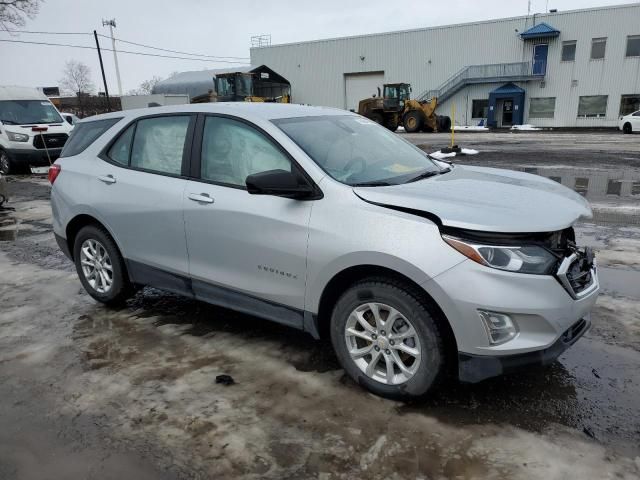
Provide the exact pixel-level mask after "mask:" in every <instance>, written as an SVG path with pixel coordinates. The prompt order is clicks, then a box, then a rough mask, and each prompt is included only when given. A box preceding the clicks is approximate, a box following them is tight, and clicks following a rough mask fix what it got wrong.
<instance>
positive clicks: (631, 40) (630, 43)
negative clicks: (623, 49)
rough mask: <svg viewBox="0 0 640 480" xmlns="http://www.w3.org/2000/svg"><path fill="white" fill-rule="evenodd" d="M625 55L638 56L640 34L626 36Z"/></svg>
mask: <svg viewBox="0 0 640 480" xmlns="http://www.w3.org/2000/svg"><path fill="white" fill-rule="evenodd" d="M626 56H627V57H640V35H629V36H628V37H627V54H626Z"/></svg>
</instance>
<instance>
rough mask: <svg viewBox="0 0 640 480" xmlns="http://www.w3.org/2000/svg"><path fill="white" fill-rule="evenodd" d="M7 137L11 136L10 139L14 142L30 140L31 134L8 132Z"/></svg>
mask: <svg viewBox="0 0 640 480" xmlns="http://www.w3.org/2000/svg"><path fill="white" fill-rule="evenodd" d="M7 137H9V140H11V141H12V142H28V141H29V135H27V134H26V133H13V132H7Z"/></svg>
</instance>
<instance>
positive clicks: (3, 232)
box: [0, 210, 18, 242]
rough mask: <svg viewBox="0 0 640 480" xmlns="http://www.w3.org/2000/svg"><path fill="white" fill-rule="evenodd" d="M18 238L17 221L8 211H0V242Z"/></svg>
mask: <svg viewBox="0 0 640 480" xmlns="http://www.w3.org/2000/svg"><path fill="white" fill-rule="evenodd" d="M17 236H18V221H17V220H16V218H15V217H14V216H13V214H12V212H10V211H2V210H0V242H2V241H13V240H15V239H16V237H17Z"/></svg>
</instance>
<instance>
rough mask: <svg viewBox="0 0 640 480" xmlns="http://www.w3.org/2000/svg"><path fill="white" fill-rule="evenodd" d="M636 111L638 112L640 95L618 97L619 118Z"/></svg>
mask: <svg viewBox="0 0 640 480" xmlns="http://www.w3.org/2000/svg"><path fill="white" fill-rule="evenodd" d="M637 110H640V94H638V95H622V96H621V97H620V116H623V117H624V116H625V115H629V114H630V113H633V112H635V111H637Z"/></svg>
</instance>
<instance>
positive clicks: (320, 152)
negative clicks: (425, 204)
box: [273, 115, 443, 185]
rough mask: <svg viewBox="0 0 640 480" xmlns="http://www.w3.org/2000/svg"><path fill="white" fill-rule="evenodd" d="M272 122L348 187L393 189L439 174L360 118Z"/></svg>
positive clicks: (405, 145)
mask: <svg viewBox="0 0 640 480" xmlns="http://www.w3.org/2000/svg"><path fill="white" fill-rule="evenodd" d="M273 123H274V124H275V125H277V126H278V127H279V128H280V129H281V130H282V131H283V132H284V133H286V134H287V135H288V136H289V137H290V138H291V139H292V140H293V141H294V142H295V143H296V144H297V145H298V146H299V147H300V148H302V149H303V150H304V151H305V152H306V153H307V155H309V156H310V157H311V158H312V159H313V160H314V161H315V162H316V163H317V164H318V165H319V166H320V167H321V168H322V169H323V170H324V171H326V172H327V173H328V174H329V175H331V176H332V177H333V178H335V179H336V180H338V181H340V182H342V183H346V184H347V185H358V184H376V183H377V184H390V185H394V184H399V183H404V182H406V181H410V180H412V179H414V178H415V177H416V175H422V174H429V173H433V174H437V173H441V172H442V171H443V170H442V169H440V167H438V166H437V165H436V164H435V163H434V162H433V161H432V160H431V159H430V158H429V157H427V156H426V154H425V153H424V152H423V151H422V150H420V149H419V148H417V147H415V146H413V145H411V144H410V143H409V142H406V141H405V140H403V139H402V138H400V137H399V136H398V135H396V134H395V133H391V132H390V131H389V130H387V129H386V128H384V127H381V126H379V125H378V124H377V123H375V122H372V121H371V120H368V119H366V118H363V117H360V116H356V115H335V116H320V117H298V118H284V119H280V120H273ZM425 176H426V175H425Z"/></svg>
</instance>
